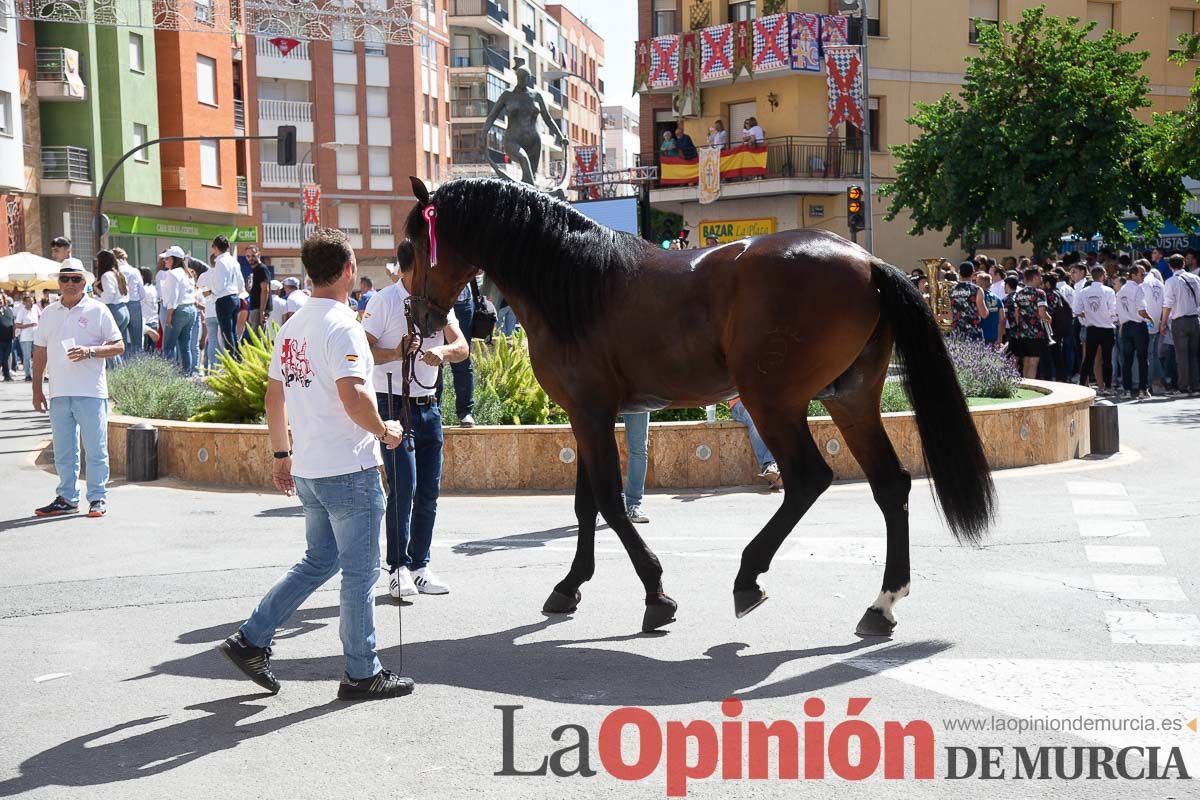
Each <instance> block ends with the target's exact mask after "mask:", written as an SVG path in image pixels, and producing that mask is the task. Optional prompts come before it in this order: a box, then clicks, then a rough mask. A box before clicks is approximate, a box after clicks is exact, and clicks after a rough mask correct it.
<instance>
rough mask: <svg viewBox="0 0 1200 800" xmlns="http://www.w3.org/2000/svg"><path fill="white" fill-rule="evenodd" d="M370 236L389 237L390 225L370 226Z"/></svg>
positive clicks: (390, 233) (390, 232)
mask: <svg viewBox="0 0 1200 800" xmlns="http://www.w3.org/2000/svg"><path fill="white" fill-rule="evenodd" d="M371 235H372V236H391V235H392V226H391V225H372V226H371Z"/></svg>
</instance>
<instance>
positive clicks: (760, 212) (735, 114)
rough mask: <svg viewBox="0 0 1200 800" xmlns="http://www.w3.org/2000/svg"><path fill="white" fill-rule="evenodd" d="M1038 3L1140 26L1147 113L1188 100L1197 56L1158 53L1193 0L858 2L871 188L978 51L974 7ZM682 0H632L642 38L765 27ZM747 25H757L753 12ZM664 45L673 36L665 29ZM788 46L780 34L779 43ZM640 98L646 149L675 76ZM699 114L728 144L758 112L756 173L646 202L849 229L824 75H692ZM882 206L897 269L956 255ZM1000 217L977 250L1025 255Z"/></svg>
mask: <svg viewBox="0 0 1200 800" xmlns="http://www.w3.org/2000/svg"><path fill="white" fill-rule="evenodd" d="M1043 4H1044V5H1045V6H1046V7H1047V12H1048V13H1050V14H1053V15H1057V16H1063V17H1066V16H1076V17H1079V18H1081V19H1084V20H1092V21H1095V22H1097V23H1098V29H1097V30H1098V31H1103V30H1104V29H1108V28H1113V29H1116V30H1118V31H1121V32H1125V33H1128V32H1134V31H1136V32H1139V36H1138V39H1137V43H1136V46H1137V47H1139V48H1144V49H1147V50H1149V51H1150V53H1151V55H1150V58H1149V59H1148V60H1147V62H1146V64H1145V67H1144V71H1145V74H1146V76H1147V77H1148V78H1149V81H1150V85H1151V99H1152V101H1153V107H1152V109H1147V110H1146V112H1145V116H1146V117H1147V118H1148V117H1149V114H1150V111H1152V110H1153V111H1162V110H1168V109H1170V110H1178V109H1181V108H1184V107H1185V106H1186V104H1187V100H1188V90H1189V88H1190V86H1191V83H1192V77H1193V74H1194V72H1195V67H1194V65H1189V66H1187V67H1181V66H1177V65H1175V64H1172V63H1170V62H1169V61H1168V55H1169V54H1170V52H1171V51H1172V50H1173V49H1174V48H1175V44H1174V42H1175V38H1176V36H1177V34H1179V33H1189V32H1192V31H1196V30H1197V29H1198V27H1197V26H1198V24H1200V19H1198V18H1200V11H1197V8H1196V4H1195V3H1194V2H1192V1H1191V0H1112V1H1111V2H1091V1H1089V0H948V2H939V3H929V2H919V1H918V0H867V10H868V24H867V42H868V47H869V52H870V76H869V77H870V97H869V115H868V116H869V119H868V124H869V126H870V131H871V151H872V172H873V174H874V176H875V182H876V185H878V184H881V183H886V182H888V180H889V179H891V178H894V176H895V163H894V161H893V158H892V156H891V154H890V152H889V149H888V148H889V147H891V146H893V145H897V144H901V143H905V142H909V141H911V139H912V137H914V136H915V135H916V134H917V131H916V130H915V129H914V128H912V127H911V126H909V125H908V124H907V123H906V122H905V120H906V118H908V117H909V116H911V114H912V113H913V110H914V103H917V102H926V103H929V102H933V101H935V100H936V99H937V98H939V97H941V96H942V95H943V94H945V93H946V92H954V91H956V90H957V88H958V87H959V86H960V85H961V84H962V81H963V70H964V63H963V62H964V59H965V58H967V57H968V56H971V55H974V54H976V53H977V52H978V50H977V46H976V44H975V27H974V23H973V22H971V20H972V19H974V18H979V19H983V20H986V21H999V20H1009V21H1015V20H1017V19H1019V18H1020V15H1021V13H1022V12H1023V11H1024V10H1025V9H1027V8H1030V7H1034V6H1038V5H1043ZM705 5H708V4H706V3H700V4H695V3H692V2H687V0H639V3H638V30H639V37H638V38H639V39H640V40H648V39H651V38H653V37H658V36H667V37H671V36H674V35H676V34H679V33H681V32H683V31H686V30H690V29H691V28H692V27H693V25H692V24H691V22H692V21H693V20H696V19H698V18H699V19H700V20H702V21H703V24H700V25H698V26H695V27H699V28H708V27H710V26H719V25H723V24H726V23H729V22H733V21H739V20H746V19H751V20H758V21H759V22H762V23H763V24H768V25H769V23H768V20H767V18H766V17H765V16H764V15H762V8H761V6H760V5H759V4H758V3H756V2H754V0H721V1H719V2H714V3H712V4H711V6H710V7H709V11H710V13H709V16H708V18H707V20H706V21H704V15H703V13H702V12H703V8H702V7H703V6H705ZM837 9H838V2H837V0H787V2H786V3H785V4H784V7H783V9H782V11H784V12H793V11H802V12H814V13H819V14H836V13H837ZM853 23H854V24H852V25H851V26H850V36H851V42H852V43H858V42H859V41H861V32H860V31H859V26H858V24H857V20H855V21H853ZM756 24H757V23H756ZM663 41H664V42H665V43H666V45H667V46H669V45H670V43H671V40H670V39H667V40H663ZM783 44H784V49H786V44H787V43H786V41H784V42H783ZM658 83H659V85H657V86H655V85H652V86H650V87H649V89H648V90H647V91H646V92H644V93H643V94H642V95H641V120H642V123H643V125H642V127H641V150H642V152H643V153H644V154H646V155H645V158H646V159H648V160H652V159H654V158H655V157H656V155H655V154H656V151H657V150H658V143H659V141H660V139H661V136H662V131H663V130H665V129H666V128H667V127H668V126H673V125H674V124H675V123H676V116H675V112H674V110H673V109H672V93H673V92H674V91H675V87H674V86H668V85H666V84H667V83H668V81H665V80H660V81H658ZM700 87H701V99H702V113H703V116H701V117H699V118H690V119H685V120H684V121H683V125H684V129H685V131H686V132H687V133H688V134H689V135H690V136H691V137H692V139H694V140H695V141H696V142H698V143H700V142H703V141H705V139H706V138H707V131H708V129H709V127H710V126H711V125H712V124H713V123H714V122H715V121H716V120H721V121H723V123H724V124H725V126H726V128H727V129H728V130H729V131H730V137H731V142H733V143H736V142H737V141H738V139H739V137H740V131H741V130H742V122H743V120H745V119H746V118H747V117H749V116H755V117H757V119H758V122H759V124H760V125H761V126H762V127H763V128H764V130H765V132H766V136H767V139H766V143H767V146H768V159H767V176H766V177H765V178H763V179H758V180H749V181H739V182H731V183H727V184H725V185H724V186H723V187H722V193H721V198H720V199H719V200H718V201H716V202H715V203H712V204H710V205H705V206H701V205H699V203H698V201H697V193H696V187H695V186H684V187H670V188H667V187H662V188H655V189H653V190H652V191H651V193H650V199H651V202H652V203H653V204H654V206H655V207H656V208H660V209H663V210H668V211H673V212H676V213H679V214H682V215H683V217H684V220H685V224H687V225H688V226H689V227H691V228H700V227H701V226H702V225H704V224H711V223H718V222H719V223H726V224H725V225H724V227H723V229H724V230H735V231H736V230H746V231H774V230H787V229H792V228H826V229H828V230H832V231H834V232H836V233H839V234H841V235H843V236H846V235H848V231H847V228H846V219H845V199H844V198H845V190H846V188H847V186H849V185H850V184H852V183H860V182H861V179H860V176H861V174H862V139H861V136H860V134H859V132H858V130H857V129H856V128H854V127H853V126H845V127H844V128H842V129H841V130H838V131H836V132H835V134H834V135H833V136H828V135H827V132H826V122H827V119H828V111H827V91H826V77H825V75H824V72H823V71H822V72H801V71H793V70H792V69H789V68H786V67H784V68H772V69H759V70H756V71H755V73H754V76H753V77H752V78H750V77H745V76H743V77H740V78H739V79H738V80H737V81H736V82H734V81H733V80H732V79H731V78H730V77H729V76H728V75H724V76H720V77H718V76H713V77H712V79H711V80H706V79H704V75H703V74H702V75H701V83H700ZM885 207H886V204H885V202H883V201H881V200H880V199H879V198H875V202H874V214H873V221H874V246H875V253H876V254H877V255H879V256H880V257H882V258H884V259H886V260H888V261H890V262H892V263H894V264H897V265H900V266H902V267H905V268H910V267H912V266H914V265H915V264H916V262H917V259H920V258H931V257H939V256H946V257H949V258H951V259H957V258H959V257H960V256H963V255H965V253H964V252H963V251H962V250H961V249H958V248H957V247H955V246H951V247H946V246H945V245H944V244H943V241H944V240H945V236H944V235H943V234H929V235H925V236H921V237H913V236H909V235H908V233H907V230H908V227H909V225H910V223H909V221H908V219H906V218H904V217H901V218H898V219H896V220H895V221H893V222H885V221H884V220H883V213H884V210H885ZM1013 238H1014V237H1013V231H1012V230H1011V226H1010V228H1008V229H1005V230H999V231H994V232H992V233H991V234H990V236H989V238H988V240H987V241H985V242H984V243H983V244H982V245H981V248H982V249H984V250H986V251H987V252H988V253H989V254H993V253H994V254H1006V253H1011V252H1025V251H1027V250H1028V248H1027V247H1025V248H1023V247H1022V245H1021V244H1020V242H1014V241H1013Z"/></svg>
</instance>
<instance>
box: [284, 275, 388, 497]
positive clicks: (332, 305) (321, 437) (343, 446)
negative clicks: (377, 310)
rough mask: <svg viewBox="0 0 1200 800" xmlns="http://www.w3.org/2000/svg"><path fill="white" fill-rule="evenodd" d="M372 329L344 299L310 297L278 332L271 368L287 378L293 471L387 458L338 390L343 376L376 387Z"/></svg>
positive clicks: (329, 471) (304, 473)
mask: <svg viewBox="0 0 1200 800" xmlns="http://www.w3.org/2000/svg"><path fill="white" fill-rule="evenodd" d="M374 366H375V362H374V360H373V359H372V358H371V348H370V345H368V343H367V335H366V334H365V333H363V329H362V326H361V325H359V324H358V319H357V318H356V317H355V315H354V312H353V311H351V310H350V308H349V306H347V305H346V304H345V303H338V302H336V301H334V300H327V299H325V298H320V297H310V298H309V299H308V302H307V303H305V304H304V307H303V308H301V309H300V310H299V311H297V312H296V314H295V315H294V316H293V317H292V318H291V319H289V320H288V321H287V322H285V323H284V324H283V327H282V328H280V330H279V333H278V335H276V337H275V348H274V352H273V353H272V354H271V366H270V368H269V369H268V371H267V374H268V375H269V376H270V377H271V378H273V379H274V380H277V381H280V382H281V383H283V396H284V400H285V402H286V404H287V411H288V422H289V423H290V425H291V429H292V450H293V453H292V474H293V475H295V476H296V477H299V478H308V479H313V478H328V477H331V476H334V475H346V474H349V473H352V472H360V471H362V470H365V469H375V468H376V467H378V466H379V465H380V464H382V463H383V461H382V460H381V459H380V457H379V442H378V441H377V440H376V439H375V436H374V434H373V433H371V432H368V431H365V430H363V429H362V428H360V427H359V426H358V425H357V424H356V423H355V422H354V421H353V420H352V419H350V417H349V416H347V415H346V410H345V408H343V406H342V400H341V398H340V397H339V396H338V390H337V381H338V380H339V379H340V378H349V377H354V378H362V379H363V381H364V382H365V383H366V388H367V391H368V393H373V392H374V387H373V385H372V383H371V370H372V368H373V367H374Z"/></svg>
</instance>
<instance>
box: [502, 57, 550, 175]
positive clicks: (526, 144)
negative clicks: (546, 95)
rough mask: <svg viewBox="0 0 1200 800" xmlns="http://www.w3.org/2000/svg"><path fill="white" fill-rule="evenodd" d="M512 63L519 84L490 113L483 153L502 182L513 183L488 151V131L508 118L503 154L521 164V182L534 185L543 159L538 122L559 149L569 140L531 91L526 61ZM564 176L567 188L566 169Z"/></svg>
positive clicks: (540, 97) (518, 60) (504, 95)
mask: <svg viewBox="0 0 1200 800" xmlns="http://www.w3.org/2000/svg"><path fill="white" fill-rule="evenodd" d="M513 63H514V64H515V69H516V73H517V80H516V82H515V83H514V84H513V88H511V89H509V90H508V91H506V92H504V94H502V95H500V99H499V100H497V101H496V104H495V105H494V106H492V110H491V112H490V113H489V114H488V115H487V119H486V120H484V122H483V136H484V153H485V155H486V157H487V159H488V163H489V164H491V165H492V169H494V170H496V174H497V175H499V176H500V177H501V178H506V179H508V180H511V178H509V176H508V174H507V173H506V172H504V170H502V169H501V168H500V167H499V165H497V164H496V163H494V162H493V161H492V159H491V156H490V154H488V149H487V134H488V131H490V130H491V129H492V126H493V125H495V124H496V118H497V117H498V116H500V115H501V114H505V115H506V118H507V120H508V129H507V130H506V131H505V134H504V152H505V153H507V154H508V157H509V158H511V159H512V160H513V161H515V162H516V163H517V164H520V166H521V181H522V182H523V183H528V184H530V185H535V183H534V175H536V174H537V168H538V163H539V162H540V161H541V158H542V138H541V136H540V135H539V134H538V129H537V121H538V118H539V117H541V119H542V121H543V122H545V123H546V127H547V128H549V129H550V133H551V134H553V136H554V140H555V142H557V143H558V146H559V147H565V146H566V144H567V137H565V136H563V132H562V131H561V130H560V129H559V127H558V123H556V122H555V121H554V118H553V117H551V116H550V112H549V111H548V110H547V109H546V101H545V100H543V99H542V95H541V94H540V93H539V92H538V91H536V90H535V89H533V88H532V87H530V85H529V70H527V69H526V68H525V59H523V58H517V59H514V60H513ZM568 163H569V162H568ZM563 173H564V174H563V183H564V185H565V183H566V177H567V175H566V173H567V170H565V169H564V170H563Z"/></svg>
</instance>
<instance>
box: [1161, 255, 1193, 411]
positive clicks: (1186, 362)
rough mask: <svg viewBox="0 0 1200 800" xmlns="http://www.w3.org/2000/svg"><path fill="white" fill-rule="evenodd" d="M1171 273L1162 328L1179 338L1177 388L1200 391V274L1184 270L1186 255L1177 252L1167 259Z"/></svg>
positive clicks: (1176, 361)
mask: <svg viewBox="0 0 1200 800" xmlns="http://www.w3.org/2000/svg"><path fill="white" fill-rule="evenodd" d="M1167 263H1168V264H1170V265H1171V277H1170V278H1168V279H1167V282H1166V284H1164V286H1163V310H1162V316H1161V318H1160V319H1159V325H1158V332H1159V333H1164V334H1165V333H1166V332H1167V322H1168V321H1169V322H1170V323H1171V338H1172V339H1174V340H1175V366H1176V368H1177V370H1178V372H1179V380H1178V382H1177V383H1176V387H1175V388H1177V389H1179V391H1181V392H1190V393H1192V394H1195V393H1200V278H1197V277H1196V276H1195V275H1192V274H1191V273H1189V272H1186V271H1185V270H1184V264H1185V262H1184V260H1183V256H1181V255H1179V254H1178V253H1175V254H1174V255H1172V256H1171V257H1170V258H1168V259H1167Z"/></svg>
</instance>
